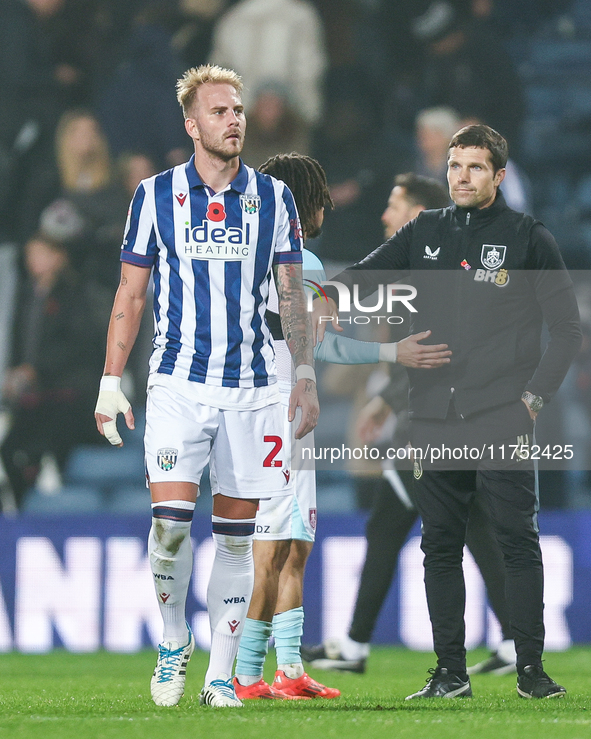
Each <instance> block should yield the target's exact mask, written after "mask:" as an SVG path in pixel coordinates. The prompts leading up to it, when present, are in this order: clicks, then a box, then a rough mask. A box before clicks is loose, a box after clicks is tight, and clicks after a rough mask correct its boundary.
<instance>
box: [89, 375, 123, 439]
mask: <svg viewBox="0 0 591 739" xmlns="http://www.w3.org/2000/svg"><path fill="white" fill-rule="evenodd" d="M130 408H131V404H130V402H129V401H128V400H127V398H126V397H125V395H124V394H123V393H122V391H121V378H120V377H116V376H115V375H103V377H101V382H100V385H99V394H98V399H97V401H96V408H95V409H94V412H95V413H100V414H101V415H102V416H107V418H110V419H111V420H110V421H104V422H103V433H104V434H105V438H106V439H107V440H108V441H109V442H110V443H111V444H113V445H114V446H119V445H120V444H122V443H123V442H122V439H121V437H120V436H119V432H118V431H117V422H116V419H117V414H118V413H127V411H128V410H129V409H130Z"/></svg>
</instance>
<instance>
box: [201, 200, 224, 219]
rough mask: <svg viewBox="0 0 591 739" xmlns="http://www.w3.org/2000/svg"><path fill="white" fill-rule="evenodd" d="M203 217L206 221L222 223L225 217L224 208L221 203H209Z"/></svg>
mask: <svg viewBox="0 0 591 739" xmlns="http://www.w3.org/2000/svg"><path fill="white" fill-rule="evenodd" d="M205 217H206V218H207V220H208V221H223V220H224V218H225V217H226V211H225V210H224V206H223V205H222V204H221V203H210V204H209V206H208V208H207V213H206V214H205Z"/></svg>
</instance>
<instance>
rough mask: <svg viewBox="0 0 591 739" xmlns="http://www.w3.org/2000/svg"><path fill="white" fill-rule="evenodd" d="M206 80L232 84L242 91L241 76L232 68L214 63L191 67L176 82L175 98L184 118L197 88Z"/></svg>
mask: <svg viewBox="0 0 591 739" xmlns="http://www.w3.org/2000/svg"><path fill="white" fill-rule="evenodd" d="M208 82H214V83H217V84H226V85H232V87H233V88H234V89H235V90H236V92H237V93H238V94H239V95H240V94H241V93H242V87H243V85H242V78H241V77H240V75H238V74H236V72H234V70H232V69H224V68H223V67H218V66H217V65H214V64H202V65H201V66H200V67H191V69H187V71H186V72H185V74H184V75H183V76H182V77H181V78H180V80H177V83H176V98H177V100H178V101H179V104H180V106H181V108H182V109H183V115H184V116H185V118H187V117H188V116H189V113H190V111H191V108H192V107H193V103H194V102H195V95H196V94H197V90H198V89H199V88H200V87H201V85H205V84H207V83H208Z"/></svg>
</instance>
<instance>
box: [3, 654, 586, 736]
mask: <svg viewBox="0 0 591 739" xmlns="http://www.w3.org/2000/svg"><path fill="white" fill-rule="evenodd" d="M485 654H486V653H485V652H484V651H483V650H479V651H477V652H474V653H472V654H471V655H470V662H474V661H475V660H478V659H481V658H482V657H483V656H484V655H485ZM273 660H274V654H273V653H271V654H270V655H269V659H268V663H269V669H268V672H266V674H265V676H266V679H267V680H269V681H270V680H272V677H273V669H274V662H273ZM154 662H155V652H141V653H139V654H133V655H119V654H110V653H98V654H89V655H72V654H68V653H65V652H60V651H56V652H53V653H50V654H44V655H21V654H17V653H9V654H3V655H0V739H4V737H7V738H8V737H10V739H28V738H29V737H39V738H41V739H54V737H55V738H57V737H59V739H111V738H115V737H116V738H119V737H125V738H127V737H130V738H135V737H137V739H140V738H141V739H156V738H158V739H164V738H166V739H175V737H179V739H180V738H181V737H182V739H185V738H187V739H218V737H219V738H220V739H226V737H228V739H229V738H230V737H232V738H233V739H234V738H235V739H251V738H252V739H255V738H256V739H271V738H273V739H292V738H293V739H296V738H297V739H300V737H301V738H302V739H305V738H307V737H319V738H321V739H329V738H330V737H338V739H349V738H354V739H374V737H375V738H376V739H377V738H378V737H379V738H380V739H382V738H384V737H396V738H397V739H398V737H400V739H427V738H429V739H534V738H535V739H538V737H541V738H542V739H546V738H547V739H563V737H564V738H566V737H568V739H591V649H589V648H581V647H579V648H575V649H572V650H570V651H568V652H564V653H557V654H550V653H549V654H548V655H547V661H546V663H545V667H546V669H547V671H548V672H549V674H550V675H551V676H552V677H553V678H554V679H555V680H557V681H558V682H560V683H562V684H563V685H565V686H566V688H567V690H568V695H567V696H566V697H565V698H561V699H555V700H546V701H533V700H523V699H521V698H519V696H518V695H517V693H516V691H515V676H514V675H509V676H506V677H490V676H489V677H485V676H480V677H479V676H476V677H474V678H473V679H472V690H473V692H474V698H472V699H456V700H442V699H439V700H437V699H435V700H433V699H431V700H423V701H406V702H405V701H404V697H405V696H406V695H408V694H409V693H412V692H415V691H416V690H418V689H419V688H420V687H421V686H422V685H423V684H424V682H425V679H426V677H427V675H426V670H427V668H429V667H431V666H432V665H433V663H434V660H433V656H432V655H430V654H422V653H416V652H409V651H407V650H405V649H401V648H381V649H378V648H376V649H374V650H373V651H372V654H371V658H370V661H369V668H368V671H367V673H366V674H365V675H351V674H339V673H333V672H320V671H316V672H314V671H311V673H312V675H313V676H315V677H316V678H318V679H319V680H321V681H323V682H325V683H327V684H328V685H330V686H332V687H338V688H340V690H341V691H342V697H341V698H337V699H335V700H330V701H322V700H314V701H290V702H287V701H286V702H279V701H249V702H247V703H246V705H245V707H244V708H242V709H211V708H200V707H199V699H198V695H199V690H200V688H201V685H202V680H203V675H204V673H205V667H206V662H207V655H206V654H204V653H203V652H196V653H195V654H194V655H193V658H192V660H191V663H190V665H189V671H188V677H187V689H186V693H185V697H184V698H183V699H182V701H181V703H180V704H179V705H178V706H177V707H176V708H158V707H156V706H154V705H153V704H152V702H151V700H150V691H149V681H150V675H151V672H152V669H153V667H154Z"/></svg>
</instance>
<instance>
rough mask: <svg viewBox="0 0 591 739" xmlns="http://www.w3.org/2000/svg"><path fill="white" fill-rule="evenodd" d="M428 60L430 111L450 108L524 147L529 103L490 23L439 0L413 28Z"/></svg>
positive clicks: (424, 84) (425, 72)
mask: <svg viewBox="0 0 591 739" xmlns="http://www.w3.org/2000/svg"><path fill="white" fill-rule="evenodd" d="M412 30H413V33H414V35H415V38H417V39H418V40H419V41H421V42H422V43H423V44H424V47H425V51H426V57H425V66H424V70H423V75H422V94H423V96H424V102H425V103H426V106H428V107H431V106H437V105H448V106H450V107H452V108H454V109H455V110H457V111H458V113H459V114H460V115H461V116H462V117H465V118H469V117H476V118H478V119H479V120H483V121H486V123H487V124H488V125H489V126H492V127H493V128H494V129H495V130H496V131H499V133H501V134H502V135H503V136H504V137H505V138H506V139H507V140H508V142H509V145H510V146H511V147H512V150H513V152H515V151H516V150H517V148H518V146H519V142H520V135H521V126H522V122H523V117H524V110H525V103H524V95H523V89H522V84H521V81H520V79H519V77H518V75H517V71H516V69H515V65H514V64H513V61H512V60H511V58H510V56H509V54H508V52H507V51H506V49H505V48H504V46H503V41H502V39H500V38H498V37H497V35H496V33H495V32H494V31H493V27H492V25H491V24H490V23H488V22H487V21H486V20H482V19H478V18H474V17H469V16H467V15H464V14H461V13H460V12H459V11H458V10H457V9H456V8H455V7H454V5H453V3H451V2H446V0H435V1H434V2H432V3H431V4H430V5H429V7H428V8H427V10H426V11H425V12H424V13H423V14H422V15H420V16H418V17H416V18H415V19H414V21H413V22H412Z"/></svg>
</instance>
